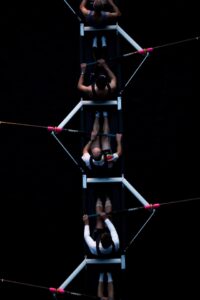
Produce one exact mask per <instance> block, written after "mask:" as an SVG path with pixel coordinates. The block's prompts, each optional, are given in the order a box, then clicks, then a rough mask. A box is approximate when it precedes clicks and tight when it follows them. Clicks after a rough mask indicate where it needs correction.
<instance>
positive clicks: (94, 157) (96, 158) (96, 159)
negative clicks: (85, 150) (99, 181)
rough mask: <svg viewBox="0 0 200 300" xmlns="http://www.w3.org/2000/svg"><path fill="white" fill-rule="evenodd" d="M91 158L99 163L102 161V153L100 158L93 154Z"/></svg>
mask: <svg viewBox="0 0 200 300" xmlns="http://www.w3.org/2000/svg"><path fill="white" fill-rule="evenodd" d="M91 157H92V159H93V160H95V161H99V160H101V159H102V153H100V154H99V155H98V156H94V155H93V154H91Z"/></svg>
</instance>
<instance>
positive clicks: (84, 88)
mask: <svg viewBox="0 0 200 300" xmlns="http://www.w3.org/2000/svg"><path fill="white" fill-rule="evenodd" d="M86 66H87V65H86V64H85V63H82V64H81V74H80V77H79V80H78V84H77V88H78V90H79V91H81V92H84V93H89V92H90V91H91V88H90V86H86V85H85V84H84V75H85V71H86Z"/></svg>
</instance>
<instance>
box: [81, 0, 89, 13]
mask: <svg viewBox="0 0 200 300" xmlns="http://www.w3.org/2000/svg"><path fill="white" fill-rule="evenodd" d="M87 3H88V0H82V1H81V3H80V5H79V9H80V11H81V12H82V14H83V15H84V16H87V15H88V13H89V10H88V9H87V7H86V6H87Z"/></svg>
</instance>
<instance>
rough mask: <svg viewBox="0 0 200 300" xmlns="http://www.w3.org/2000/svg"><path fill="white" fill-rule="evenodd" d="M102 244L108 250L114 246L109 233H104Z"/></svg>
mask: <svg viewBox="0 0 200 300" xmlns="http://www.w3.org/2000/svg"><path fill="white" fill-rule="evenodd" d="M101 244H102V246H103V248H108V247H109V246H110V245H111V244H112V238H111V235H110V233H109V232H104V233H102V235H101Z"/></svg>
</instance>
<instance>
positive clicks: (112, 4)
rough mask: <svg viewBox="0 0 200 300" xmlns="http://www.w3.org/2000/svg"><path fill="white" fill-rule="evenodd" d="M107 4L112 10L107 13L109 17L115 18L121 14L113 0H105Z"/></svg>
mask: <svg viewBox="0 0 200 300" xmlns="http://www.w3.org/2000/svg"><path fill="white" fill-rule="evenodd" d="M107 1H108V4H109V5H110V6H111V7H112V10H113V11H112V12H110V13H109V16H110V17H113V18H117V17H120V16H121V11H120V10H119V8H118V6H117V5H116V4H115V3H114V2H113V0H107Z"/></svg>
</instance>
